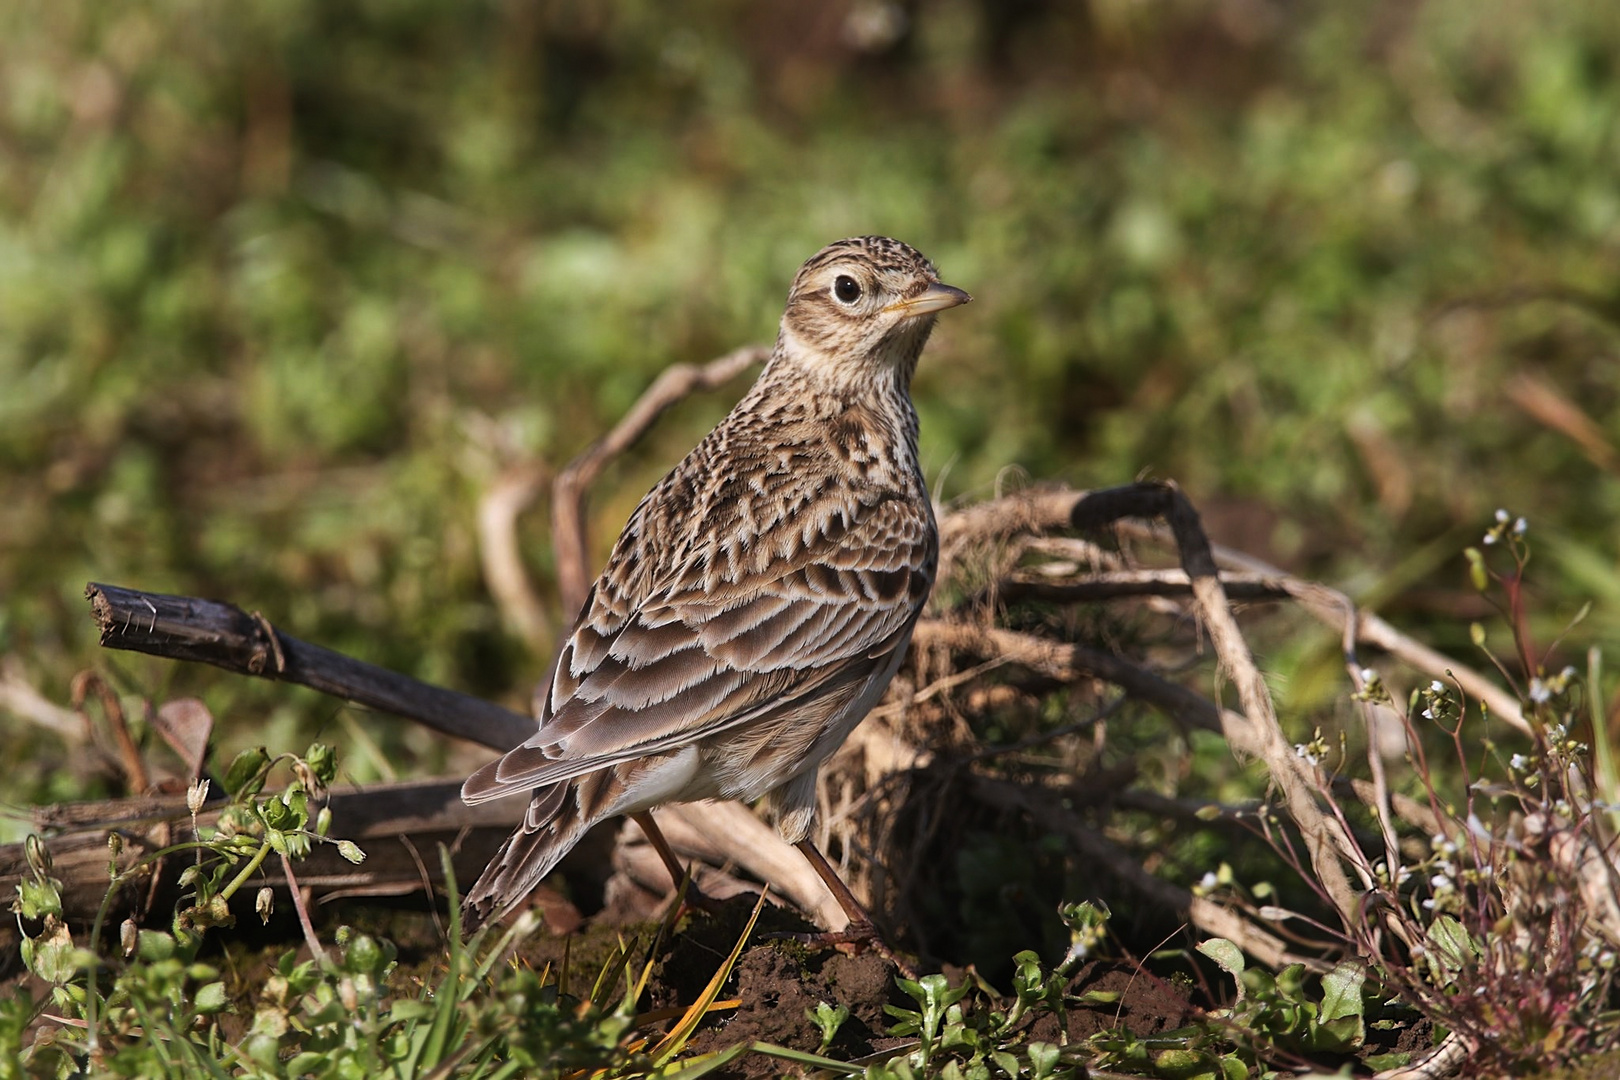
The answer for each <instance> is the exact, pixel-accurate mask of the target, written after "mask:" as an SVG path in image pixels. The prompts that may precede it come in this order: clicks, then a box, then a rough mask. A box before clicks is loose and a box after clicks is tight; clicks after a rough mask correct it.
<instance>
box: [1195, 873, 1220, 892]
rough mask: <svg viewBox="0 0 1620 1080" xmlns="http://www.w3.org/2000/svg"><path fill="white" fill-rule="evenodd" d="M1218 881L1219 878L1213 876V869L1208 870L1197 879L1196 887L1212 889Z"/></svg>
mask: <svg viewBox="0 0 1620 1080" xmlns="http://www.w3.org/2000/svg"><path fill="white" fill-rule="evenodd" d="M1220 883H1221V879H1220V878H1218V877H1216V876H1215V871H1213V870H1210V871H1208V872H1207V873H1205V874H1204V876H1203V877H1201V878H1199V879H1198V887H1199V888H1200V889H1213V888H1215V886H1217V885H1219V884H1220Z"/></svg>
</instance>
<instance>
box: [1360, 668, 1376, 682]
mask: <svg viewBox="0 0 1620 1080" xmlns="http://www.w3.org/2000/svg"><path fill="white" fill-rule="evenodd" d="M1376 678H1378V672H1376V671H1374V670H1373V669H1372V668H1370V667H1364V668H1362V669H1361V681H1362V682H1372V681H1373V680H1374V679H1376Z"/></svg>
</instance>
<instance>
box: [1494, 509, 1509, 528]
mask: <svg viewBox="0 0 1620 1080" xmlns="http://www.w3.org/2000/svg"><path fill="white" fill-rule="evenodd" d="M1509 516H1510V515H1509V514H1508V512H1507V511H1506V510H1503V509H1500V508H1498V509H1497V511H1496V520H1497V521H1498V522H1500V523H1501V524H1503V525H1506V524H1507V519H1508V517H1509Z"/></svg>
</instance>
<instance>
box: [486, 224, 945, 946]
mask: <svg viewBox="0 0 1620 1080" xmlns="http://www.w3.org/2000/svg"><path fill="white" fill-rule="evenodd" d="M968 299H970V298H969V297H968V295H967V294H966V293H964V292H962V291H961V290H959V289H955V288H952V287H951V286H948V285H943V284H941V283H940V281H939V278H938V275H937V274H936V273H935V270H934V267H933V265H932V264H931V263H929V262H928V260H927V259H925V258H923V256H922V255H921V254H920V253H918V252H917V251H916V250H915V249H913V248H911V247H908V246H907V245H905V244H902V243H900V242H899V241H897V240H891V239H888V238H887V237H875V236H866V237H857V238H854V239H849V240H840V241H839V242H837V243H835V244H832V245H830V246H828V247H826V248H824V249H822V250H821V251H820V252H818V253H817V254H816V255H815V256H813V257H812V258H811V259H810V260H809V261H808V262H806V263H805V264H804V266H803V267H802V268H801V269H800V270H799V273H798V276H797V277H795V278H794V281H793V287H792V289H791V290H790V291H789V293H788V300H787V308H786V310H785V311H784V313H783V315H782V323H781V331H780V334H779V335H778V337H777V341H776V348H775V350H774V351H773V352H772V355H771V359H770V362H769V363H768V364H767V365H766V367H765V370H764V372H763V373H762V374H761V375H760V377H759V380H758V381H757V382H756V383H755V384H754V386H753V388H752V389H751V390H749V392H748V393H747V395H746V396H744V397H743V399H742V400H741V401H740V402H738V404H737V406H736V408H734V409H732V411H731V413H730V414H729V415H727V416H726V418H725V419H724V420H722V421H721V422H720V424H719V426H717V427H716V428H715V429H714V430H713V431H711V432H710V433H709V434H708V436H707V437H705V438H704V439H703V441H702V442H700V443H699V444H698V445H697V447H696V448H695V449H694V450H693V451H692V452H691V453H690V454H688V455H687V456H686V459H685V460H684V461H682V462H681V463H680V464H679V465H677V466H676V467H675V468H674V470H672V471H671V472H670V473H669V475H668V476H666V477H664V479H663V480H661V481H660V482H659V483H658V485H657V486H656V487H654V488H653V489H652V491H651V492H649V493H648V494H647V496H646V498H644V499H642V501H641V504H640V505H639V506H638V507H636V510H635V512H634V513H633V514H632V515H631V517H630V521H629V522H628V523H627V524H626V525H625V528H624V532H623V534H622V535H621V536H620V537H619V541H618V543H617V544H615V545H614V548H613V554H612V556H611V557H610V558H609V560H608V565H607V569H606V570H604V571H603V572H602V576H601V578H599V579H598V580H597V582H596V584H595V585H594V586H593V587H592V589H591V592H590V594H589V595H588V596H587V598H586V601H585V605H584V608H583V610H582V611H581V612H580V614H579V618H578V621H577V622H576V623H575V625H574V628H573V631H572V632H571V634H570V636H569V638H568V640H567V642H566V643H565V645H564V647H563V649H562V652H561V654H560V656H559V657H558V661H557V665H556V667H555V668H554V669H553V672H552V675H551V677H550V682H549V688H548V690H547V692H546V693H545V694H544V696H543V699H542V701H541V706H540V718H539V723H540V728H539V730H538V731H537V732H536V733H535V734H534V736H533V737H531V738H530V739H529V740H528V741H526V742H525V743H524V744H523V745H521V746H519V747H517V748H516V749H514V750H512V751H511V752H509V753H508V754H506V756H505V757H502V758H501V759H499V760H498V761H493V762H491V763H490V764H488V765H486V766H484V767H483V768H482V769H479V770H478V771H477V772H476V773H474V774H473V775H472V776H471V777H470V778H469V779H468V780H467V782H466V784H465V785H463V787H462V798H464V799H465V800H466V801H467V802H469V803H480V802H484V801H486V800H489V799H496V798H500V797H502V796H505V795H510V794H514V793H517V792H524V793H527V794H530V796H531V801H530V803H529V808H528V812H527V814H526V815H525V816H524V821H523V824H522V825H521V826H520V827H519V828H518V830H517V831H516V832H514V833H513V834H512V836H511V838H510V839H508V840H507V842H506V845H505V846H504V847H503V848H502V849H501V851H500V853H499V854H498V855H497V856H496V857H495V858H494V860H492V861H491V863H490V864H489V866H488V868H487V869H485V871H484V873H483V875H482V876H481V877H480V878H479V879H478V882H477V883H476V884H475V885H474V886H473V887H472V889H471V890H470V891H469V892H468V893H467V897H466V900H465V904H464V907H465V911H466V914H467V918H468V921H469V923H470V924H476V923H478V922H482V921H484V920H486V919H488V918H491V917H493V916H497V915H499V914H502V913H504V912H505V911H506V910H507V909H509V908H510V907H511V906H512V905H514V904H516V903H517V902H519V901H520V900H522V899H523V898H524V897H525V896H527V895H528V893H529V892H530V891H531V890H532V889H533V888H534V887H535V885H537V884H538V883H539V881H540V879H541V878H543V877H544V876H545V875H546V874H547V873H548V872H550V870H551V868H552V867H553V866H555V865H556V863H557V860H558V859H560V858H562V856H563V855H565V854H566V853H567V852H568V850H569V849H570V848H572V847H573V846H574V844H575V843H576V842H577V841H578V840H579V838H580V837H581V836H583V835H584V833H585V831H586V830H587V829H588V828H590V827H591V826H592V825H594V824H595V823H596V822H598V821H601V820H602V819H604V818H606V817H609V816H612V815H615V814H639V813H640V812H642V811H645V810H647V809H649V808H651V807H653V806H656V805H659V804H662V803H666V802H689V801H694V800H698V799H708V798H724V799H749V800H752V799H758V798H761V797H765V798H766V799H767V801H768V802H769V803H770V804H771V805H772V807H773V808H774V810H775V811H776V817H777V827H778V829H779V830H780V831H781V833H782V835H783V836H784V837H785V838H786V839H787V840H789V841H790V842H793V843H798V844H801V846H806V845H807V839H806V838H807V837H808V835H809V833H810V827H811V825H812V823H813V821H814V817H815V806H816V801H815V781H816V770H817V768H818V767H819V766H820V765H821V763H822V762H823V761H825V760H826V759H827V757H828V756H829V755H831V754H832V752H833V751H834V750H836V749H837V748H838V746H839V745H840V744H841V743H842V742H843V741H844V739H845V737H846V736H847V735H848V734H849V732H850V731H851V730H853V729H854V727H855V725H856V724H858V723H859V722H860V721H861V719H862V717H864V716H865V715H866V713H867V711H868V710H870V709H871V707H872V706H873V705H874V704H875V703H876V702H877V700H878V698H879V697H880V696H881V695H882V693H883V690H884V688H885V687H886V686H887V685H888V683H889V680H890V679H891V678H892V677H893V675H894V672H895V669H896V668H897V667H898V666H899V664H900V661H901V660H902V658H903V657H904V655H905V651H906V646H907V644H908V643H909V641H910V638H911V631H912V627H913V626H914V625H915V623H916V620H917V616H918V613H919V612H920V611H921V610H922V605H923V601H924V600H925V599H926V598H927V596H928V591H929V589H930V587H931V586H932V584H933V577H934V567H935V563H936V561H937V557H938V550H939V545H938V537H937V534H936V531H935V526H934V515H933V510H932V507H931V505H930V502H929V498H928V491H927V489H926V487H925V486H924V484H923V478H922V473H921V471H920V470H919V468H918V465H917V414H916V411H915V410H914V409H913V408H912V405H911V398H910V383H911V376H912V373H913V371H915V369H916V366H917V359H918V357H919V356H920V355H921V353H922V349H923V345H924V344H925V343H926V342H927V340H928V335H929V332H930V331H931V330H932V328H933V323H934V316H935V314H936V313H937V312H939V311H942V310H944V309H946V308H949V307H954V306H956V305H957V304H961V303H965V302H966V301H967V300H968ZM638 820H641V819H638ZM808 854H809V852H808V851H807V855H808ZM817 858H819V856H817ZM815 861H816V859H815V858H812V863H814V862H815ZM821 865H823V866H824V865H825V863H824V861H823V863H822V864H821ZM819 869H820V867H818V870H819ZM829 884H831V882H829ZM834 891H835V894H836V893H837V889H835V890H834ZM845 895H846V896H847V891H846V893H845ZM851 917H852V919H856V913H855V912H851ZM857 921H858V920H857Z"/></svg>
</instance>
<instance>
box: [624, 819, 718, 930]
mask: <svg viewBox="0 0 1620 1080" xmlns="http://www.w3.org/2000/svg"><path fill="white" fill-rule="evenodd" d="M630 820H631V821H634V822H635V823H636V824H637V825H639V826H641V831H642V834H643V835H645V836H646V837H647V842H648V843H649V844H651V845H652V846H653V850H654V851H656V852H658V858H659V859H660V860H662V861H663V864H664V869H665V870H668V871H669V877H670V880H671V881H673V882H675V888H677V889H679V888H680V887H681V882H683V881H686V893H685V895H684V896H683V897H682V900H681V902H682V903H683V904H685V905H687V906H688V907H695V908H701V909H703V910H704V911H707V912H709V913H710V914H711V915H712V914H714V913H715V912H716V911H718V910H719V909H720V905H719V903H718V902H717V901H715V900H711V899H709V897H707V896H705V895H704V894H703V891H702V890H701V889H699V888H698V887H697V875H696V874H694V875H692V880H690V881H687V870H686V867H684V866H682V865H681V864H680V861H679V860H678V859H676V858H675V849H674V848H672V847H670V846H669V841H668V840H666V839H664V831H663V830H662V829H660V828H659V827H658V822H656V821H654V820H653V816H652V812H651V811H650V810H643V811H641V812H640V813H636V814H631V815H630Z"/></svg>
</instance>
